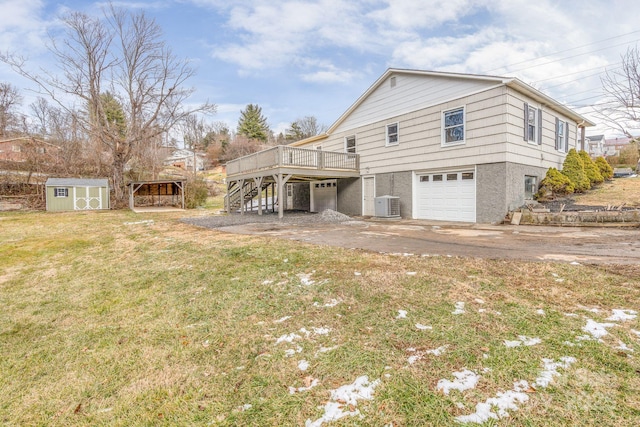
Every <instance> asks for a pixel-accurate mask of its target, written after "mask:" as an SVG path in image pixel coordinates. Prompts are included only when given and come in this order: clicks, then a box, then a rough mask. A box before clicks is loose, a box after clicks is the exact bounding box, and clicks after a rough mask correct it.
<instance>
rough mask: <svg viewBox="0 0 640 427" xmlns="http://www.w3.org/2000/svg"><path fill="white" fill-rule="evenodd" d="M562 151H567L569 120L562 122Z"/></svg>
mask: <svg viewBox="0 0 640 427" xmlns="http://www.w3.org/2000/svg"><path fill="white" fill-rule="evenodd" d="M564 126H565V127H564V151H565V153H567V152H569V122H564Z"/></svg>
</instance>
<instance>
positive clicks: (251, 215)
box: [181, 209, 353, 228]
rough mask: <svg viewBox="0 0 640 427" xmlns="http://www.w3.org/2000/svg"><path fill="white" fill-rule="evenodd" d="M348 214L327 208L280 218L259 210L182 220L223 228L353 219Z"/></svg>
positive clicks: (207, 226) (294, 213) (290, 214)
mask: <svg viewBox="0 0 640 427" xmlns="http://www.w3.org/2000/svg"><path fill="white" fill-rule="evenodd" d="M352 220H353V218H351V217H350V216H348V215H344V214H341V213H340V212H336V211H333V210H331V209H327V210H325V211H323V212H321V213H310V212H285V214H284V218H282V219H280V218H278V213H277V212H276V213H271V212H269V213H267V212H264V213H263V214H262V215H258V213H257V212H247V213H245V214H244V215H240V214H239V213H234V214H231V215H216V216H205V217H195V218H184V219H182V220H181V221H182V222H185V223H187V224H192V225H196V226H199V227H206V228H223V227H230V226H234V225H243V224H255V223H281V224H318V223H325V224H326V223H334V224H335V223H341V222H347V221H352Z"/></svg>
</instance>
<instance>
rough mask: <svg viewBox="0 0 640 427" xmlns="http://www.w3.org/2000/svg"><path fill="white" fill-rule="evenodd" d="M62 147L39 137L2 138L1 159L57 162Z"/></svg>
mask: <svg viewBox="0 0 640 427" xmlns="http://www.w3.org/2000/svg"><path fill="white" fill-rule="evenodd" d="M59 154H60V147H58V146H57V145H54V144H50V143H48V142H46V141H43V140H41V139H39V138H34V137H30V136H21V137H16V138H7V139H3V140H0V161H2V160H4V161H9V162H26V161H27V160H31V159H37V160H39V161H43V162H45V163H49V164H52V163H55V162H56V161H57V159H58V156H59Z"/></svg>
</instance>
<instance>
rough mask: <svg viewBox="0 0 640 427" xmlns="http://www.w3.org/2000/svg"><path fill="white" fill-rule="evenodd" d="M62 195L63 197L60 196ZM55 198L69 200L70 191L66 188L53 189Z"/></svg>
mask: <svg viewBox="0 0 640 427" xmlns="http://www.w3.org/2000/svg"><path fill="white" fill-rule="evenodd" d="M60 193H62V195H60ZM53 197H56V198H63V199H64V198H67V197H69V189H68V188H66V187H54V188H53Z"/></svg>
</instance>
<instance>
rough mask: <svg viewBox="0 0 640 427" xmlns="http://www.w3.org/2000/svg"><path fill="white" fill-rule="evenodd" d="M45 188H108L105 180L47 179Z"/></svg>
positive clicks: (107, 182) (107, 181)
mask: <svg viewBox="0 0 640 427" xmlns="http://www.w3.org/2000/svg"><path fill="white" fill-rule="evenodd" d="M45 185H46V186H47V187H53V186H69V187H74V186H78V187H108V186H109V180H108V179H106V178H49V179H47V182H46V184H45Z"/></svg>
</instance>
